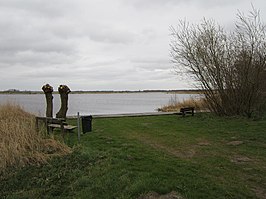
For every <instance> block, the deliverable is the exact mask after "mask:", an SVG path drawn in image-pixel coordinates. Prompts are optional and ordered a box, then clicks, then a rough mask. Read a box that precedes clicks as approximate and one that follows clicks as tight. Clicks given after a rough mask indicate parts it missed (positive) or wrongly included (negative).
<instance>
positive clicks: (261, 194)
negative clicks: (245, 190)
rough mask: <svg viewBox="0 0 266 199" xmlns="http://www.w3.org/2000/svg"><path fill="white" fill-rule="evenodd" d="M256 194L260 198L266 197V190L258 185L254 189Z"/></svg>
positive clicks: (265, 198)
mask: <svg viewBox="0 0 266 199" xmlns="http://www.w3.org/2000/svg"><path fill="white" fill-rule="evenodd" d="M252 190H253V191H254V192H255V194H256V196H257V197H258V198H260V199H266V190H265V189H262V188H261V187H256V188H254V189H252Z"/></svg>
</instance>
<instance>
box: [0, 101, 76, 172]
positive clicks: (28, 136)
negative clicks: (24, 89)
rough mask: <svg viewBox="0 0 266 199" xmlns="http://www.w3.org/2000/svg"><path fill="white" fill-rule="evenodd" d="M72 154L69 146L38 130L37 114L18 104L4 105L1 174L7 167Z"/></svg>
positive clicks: (0, 131)
mask: <svg viewBox="0 0 266 199" xmlns="http://www.w3.org/2000/svg"><path fill="white" fill-rule="evenodd" d="M70 151H71V150H70V148H69V147H67V146H66V145H64V144H62V143H60V142H58V141H56V140H54V139H51V138H44V136H43V135H42V133H41V131H36V129H35V117H34V115H31V114H30V113H27V112H26V111H24V110H23V109H22V108H21V107H20V106H18V105H13V104H5V105H0V172H3V171H4V170H5V169H6V168H7V167H20V166H25V165H28V164H41V163H44V162H46V161H47V160H48V159H49V158H50V157H52V156H55V155H65V154H68V153H70Z"/></svg>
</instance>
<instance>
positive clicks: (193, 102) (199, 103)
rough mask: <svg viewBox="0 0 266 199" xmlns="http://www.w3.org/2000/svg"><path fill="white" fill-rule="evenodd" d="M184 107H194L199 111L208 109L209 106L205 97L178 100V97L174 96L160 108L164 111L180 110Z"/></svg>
mask: <svg viewBox="0 0 266 199" xmlns="http://www.w3.org/2000/svg"><path fill="white" fill-rule="evenodd" d="M183 107H194V108H195V110H196V111H197V112H200V111H207V110H208V106H207V103H206V101H205V99H204V98H197V99H195V98H190V99H187V100H183V101H181V102H180V101H177V99H176V98H172V99H171V100H170V101H169V103H168V104H167V105H165V106H162V107H161V108H159V109H158V110H159V111H162V112H179V111H180V108H183Z"/></svg>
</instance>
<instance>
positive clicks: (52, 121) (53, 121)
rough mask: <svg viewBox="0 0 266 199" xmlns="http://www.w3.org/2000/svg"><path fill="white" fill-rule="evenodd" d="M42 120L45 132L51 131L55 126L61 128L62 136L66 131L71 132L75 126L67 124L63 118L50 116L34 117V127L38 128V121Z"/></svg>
mask: <svg viewBox="0 0 266 199" xmlns="http://www.w3.org/2000/svg"><path fill="white" fill-rule="evenodd" d="M40 121H42V122H43V123H44V124H45V127H46V130H47V133H48V134H49V133H50V131H53V130H54V129H55V128H58V129H60V130H61V133H62V136H64V134H65V132H66V131H69V132H71V131H72V130H74V129H75V128H77V126H73V125H69V124H67V123H66V120H65V119H64V118H51V117H36V129H37V130H39V122H40Z"/></svg>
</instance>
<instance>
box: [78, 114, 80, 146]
mask: <svg viewBox="0 0 266 199" xmlns="http://www.w3.org/2000/svg"><path fill="white" fill-rule="evenodd" d="M77 124H78V142H79V143H80V116H79V112H78V118H77Z"/></svg>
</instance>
